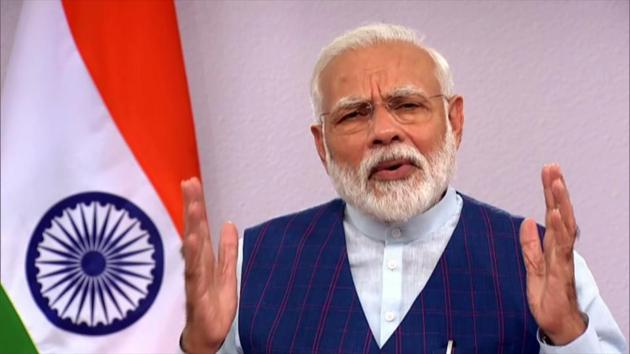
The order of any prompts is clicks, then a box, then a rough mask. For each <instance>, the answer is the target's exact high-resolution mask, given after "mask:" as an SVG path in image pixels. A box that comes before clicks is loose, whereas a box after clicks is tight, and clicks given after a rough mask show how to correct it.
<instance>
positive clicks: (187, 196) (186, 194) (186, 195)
mask: <svg viewBox="0 0 630 354" xmlns="http://www.w3.org/2000/svg"><path fill="white" fill-rule="evenodd" d="M180 189H181V191H182V203H183V204H182V205H183V208H182V209H183V214H184V215H183V218H184V237H185V236H186V235H187V234H188V231H189V222H188V216H187V213H188V205H189V204H190V200H191V191H190V180H189V179H187V180H183V181H182V182H181V183H180Z"/></svg>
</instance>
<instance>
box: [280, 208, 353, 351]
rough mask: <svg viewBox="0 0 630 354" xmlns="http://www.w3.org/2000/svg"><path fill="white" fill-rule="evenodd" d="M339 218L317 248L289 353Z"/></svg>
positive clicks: (339, 219) (339, 220)
mask: <svg viewBox="0 0 630 354" xmlns="http://www.w3.org/2000/svg"><path fill="white" fill-rule="evenodd" d="M341 218H342V216H341V215H339V217H338V218H337V219H335V222H333V223H332V225H331V227H330V230H328V235H327V236H326V241H324V243H323V244H322V246H321V247H320V249H319V253H318V254H317V258H316V259H315V266H314V267H313V271H312V272H311V277H310V279H309V280H308V287H307V289H306V294H305V295H304V299H303V300H302V305H301V306H300V317H298V321H297V324H296V325H295V328H296V331H295V332H294V333H293V338H292V339H291V346H290V349H289V353H293V348H294V346H295V339H296V338H297V334H298V332H299V329H300V324H302V315H303V314H304V308H305V307H306V301H307V300H308V297H309V295H310V293H311V289H312V288H313V280H314V279H315V274H316V273H317V270H318V269H319V263H320V260H321V257H322V254H324V250H325V249H326V246H327V245H328V241H330V239H331V236H332V234H333V233H334V232H333V231H334V230H335V227H337V225H338V224H339V223H340V222H341Z"/></svg>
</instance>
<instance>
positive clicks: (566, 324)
mask: <svg viewBox="0 0 630 354" xmlns="http://www.w3.org/2000/svg"><path fill="white" fill-rule="evenodd" d="M542 184H543V189H544V193H545V204H546V206H547V212H546V215H545V223H546V230H545V236H544V238H543V242H542V245H541V241H540V237H539V234H538V228H537V226H536V222H535V221H534V220H533V219H531V218H528V219H525V220H524V221H523V223H522V224H521V230H520V241H521V248H522V250H523V258H524V260H525V269H526V270H527V299H528V302H529V308H530V311H531V312H532V315H533V316H534V319H535V320H536V323H537V324H538V327H539V328H540V330H541V331H542V332H543V333H544V334H545V335H546V336H547V337H549V339H551V341H552V342H553V344H554V345H565V344H568V343H570V342H572V341H573V340H575V339H576V338H577V337H579V336H580V335H581V334H582V333H584V331H585V330H586V324H585V323H584V319H583V318H582V315H581V313H580V310H579V308H578V303H577V294H576V288H575V274H574V266H573V245H574V243H575V239H576V237H577V224H576V222H575V216H574V214H573V206H572V205H571V200H570V199H569V192H568V190H567V187H566V184H565V182H564V178H563V177H562V171H561V170H560V166H558V165H556V164H552V165H546V166H545V167H543V170H542ZM543 249H544V251H543Z"/></svg>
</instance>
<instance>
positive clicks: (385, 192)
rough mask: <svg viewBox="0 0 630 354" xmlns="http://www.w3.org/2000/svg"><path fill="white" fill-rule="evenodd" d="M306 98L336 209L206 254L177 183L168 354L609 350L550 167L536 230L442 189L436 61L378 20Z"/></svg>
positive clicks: (227, 240) (231, 233) (201, 219)
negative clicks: (178, 282)
mask: <svg viewBox="0 0 630 354" xmlns="http://www.w3.org/2000/svg"><path fill="white" fill-rule="evenodd" d="M311 92H312V101H313V107H314V111H315V114H316V116H317V117H318V122H317V123H316V124H314V125H313V126H312V127H311V132H312V134H313V137H314V141H315V146H316V148H317V152H318V154H319V157H320V159H321V161H322V163H323V165H324V167H325V168H326V171H327V173H328V174H329V175H330V177H331V179H332V182H333V184H334V186H335V188H336V190H337V192H338V193H339V195H340V196H341V200H333V201H331V202H328V203H326V204H323V205H320V206H316V207H314V208H311V209H308V210H305V211H301V212H298V213H295V214H292V215H287V216H283V217H280V218H276V219H273V220H270V221H268V222H265V223H263V224H261V225H259V226H256V227H254V228H252V229H249V230H246V231H245V235H244V237H243V239H242V240H241V242H240V243H239V241H238V236H237V231H236V228H235V226H234V225H233V224H231V223H226V224H225V225H224V226H223V229H222V232H221V239H220V242H219V243H220V246H219V252H218V260H215V257H214V255H213V250H212V243H211V238H210V234H209V227H208V224H207V221H206V215H205V202H204V200H203V193H202V190H201V186H200V183H199V181H198V180H197V179H192V180H189V181H185V182H183V183H182V191H183V194H184V198H185V209H186V212H185V214H186V215H185V217H186V235H185V240H184V256H185V259H186V296H187V309H186V311H187V323H186V327H185V328H184V331H183V333H182V338H181V345H182V349H183V350H184V351H186V352H189V353H214V352H216V351H217V350H220V351H221V352H223V353H236V352H238V353H241V352H245V353H262V352H265V353H306V352H309V353H381V352H382V353H443V352H454V351H456V352H457V353H535V352H538V351H540V352H544V353H561V352H562V353H611V352H623V351H625V350H626V343H625V340H624V338H623V336H622V335H621V333H620V331H619V328H618V326H617V325H616V323H615V321H614V320H613V318H612V316H611V314H610V312H609V310H608V309H607V307H606V305H605V304H604V302H603V300H602V299H601V297H600V296H599V294H598V291H597V287H596V285H595V283H594V280H593V278H592V275H591V274H590V272H589V270H588V268H587V266H586V264H585V263H584V260H583V259H582V258H581V257H580V256H579V255H577V254H576V253H575V252H574V251H573V244H574V241H575V238H576V236H577V233H578V229H577V224H576V221H575V219H574V215H573V210H572V205H571V202H570V200H569V194H568V191H567V187H566V184H565V182H564V179H563V176H562V173H561V171H560V168H559V166H557V165H548V166H545V167H543V170H542V185H543V190H544V196H545V201H546V208H547V212H546V220H545V224H546V229H543V228H542V227H538V226H537V225H536V224H535V222H534V221H533V220H531V219H525V220H523V219H522V218H519V217H516V216H512V215H510V214H508V213H506V212H504V211H501V210H498V209H496V208H493V207H491V206H489V205H486V204H483V203H481V202H478V201H476V200H474V199H472V198H470V197H468V196H465V195H464V194H461V193H459V192H456V191H455V190H454V189H453V188H452V187H450V186H449V182H450V180H451V176H452V174H453V169H454V166H455V153H456V151H457V149H458V147H459V144H460V142H461V139H462V132H463V127H464V101H463V98H462V97H461V96H458V95H456V94H454V92H453V80H452V77H451V73H450V70H449V66H448V64H447V62H446V60H445V59H444V58H443V57H442V56H441V55H440V54H439V53H438V52H437V51H435V50H433V49H431V48H426V47H424V46H423V45H422V43H421V42H420V41H419V40H418V39H417V38H416V36H415V34H414V32H413V31H411V30H409V29H406V28H403V27H400V26H393V25H381V24H378V25H370V26H365V27H360V28H357V29H355V30H353V31H351V32H348V33H346V34H344V35H342V36H341V37H339V38H337V39H335V40H334V41H333V42H332V43H331V44H330V45H328V46H327V47H326V48H324V49H323V50H322V52H321V54H320V58H319V60H318V62H317V64H316V66H315V70H314V74H313V80H312V88H311ZM517 230H519V231H517ZM541 236H542V237H541ZM541 239H542V240H543V241H542V242H541ZM220 347H221V349H220Z"/></svg>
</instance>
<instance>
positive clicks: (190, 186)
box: [181, 178, 238, 354]
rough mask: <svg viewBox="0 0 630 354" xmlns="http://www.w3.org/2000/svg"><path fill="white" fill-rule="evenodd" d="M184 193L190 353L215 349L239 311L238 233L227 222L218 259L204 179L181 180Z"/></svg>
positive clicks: (186, 334)
mask: <svg viewBox="0 0 630 354" xmlns="http://www.w3.org/2000/svg"><path fill="white" fill-rule="evenodd" d="M181 188H182V194H183V196H184V219H185V231H184V246H183V253H184V259H185V262H186V271H185V276H186V326H185V328H184V332H183V333H182V346H183V348H184V350H185V351H186V352H187V353H189V354H196V353H204V354H205V353H215V352H216V351H217V350H218V349H219V347H220V346H221V344H222V343H223V341H224V340H225V337H226V336H227V334H228V331H229V330H230V327H231V325H232V321H233V320H234V316H235V315H236V304H237V301H238V300H237V294H236V258H237V252H238V234H237V231H236V227H235V226H234V224H232V223H225V224H224V225H223V228H222V230H221V239H220V241H219V255H218V256H219V257H218V261H217V260H216V259H215V256H214V253H213V250H212V238H211V236H210V231H209V227H208V221H207V216H206V207H205V205H206V204H205V201H204V198H203V191H202V188H201V183H200V182H199V180H198V179H197V178H192V179H189V180H187V181H184V182H182V185H181Z"/></svg>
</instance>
